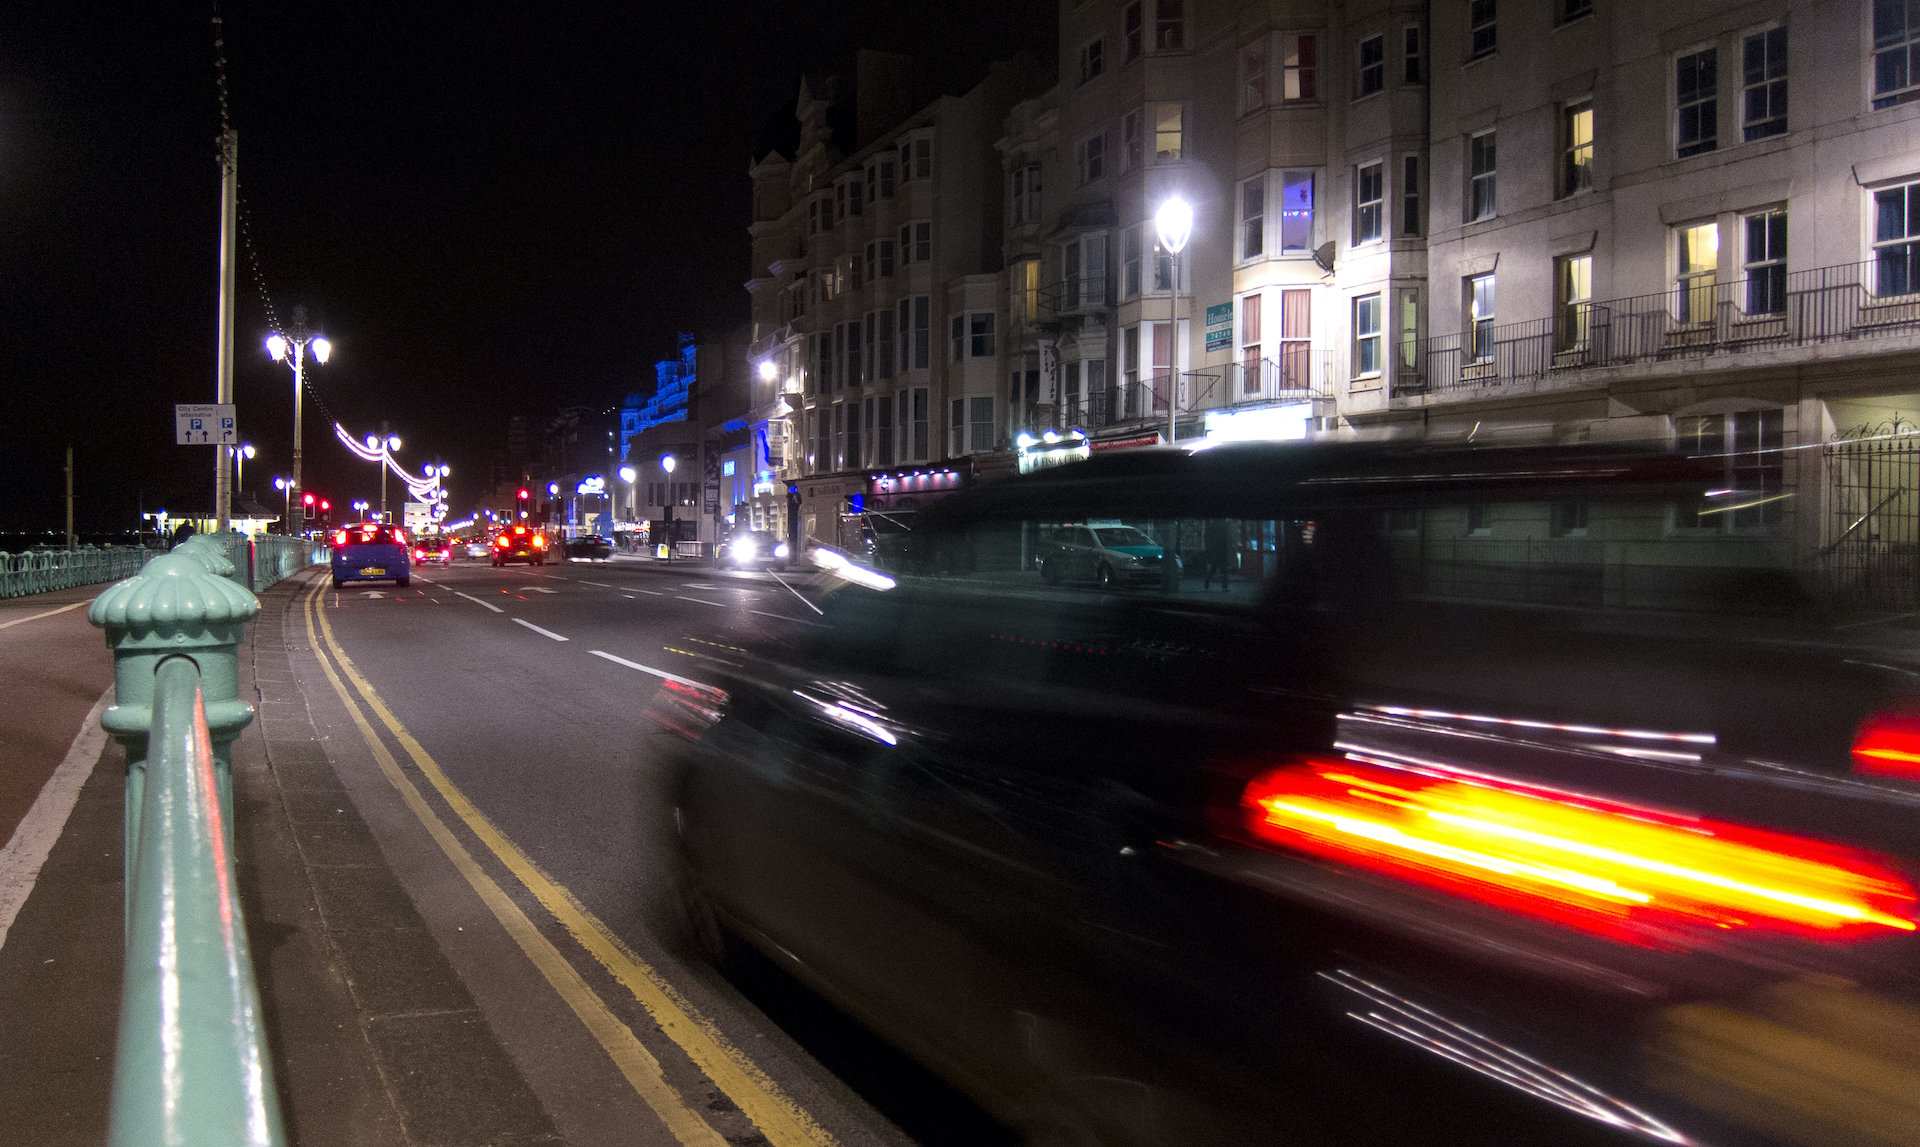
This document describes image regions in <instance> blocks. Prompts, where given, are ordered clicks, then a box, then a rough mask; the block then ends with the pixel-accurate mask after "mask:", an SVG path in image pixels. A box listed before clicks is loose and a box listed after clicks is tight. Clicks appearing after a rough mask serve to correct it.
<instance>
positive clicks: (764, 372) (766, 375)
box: [760, 358, 780, 382]
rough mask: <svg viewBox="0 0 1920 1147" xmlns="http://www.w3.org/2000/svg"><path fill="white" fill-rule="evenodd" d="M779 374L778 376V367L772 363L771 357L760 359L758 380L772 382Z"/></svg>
mask: <svg viewBox="0 0 1920 1147" xmlns="http://www.w3.org/2000/svg"><path fill="white" fill-rule="evenodd" d="M779 376H780V368H779V367H777V366H775V365H774V363H773V360H772V359H770V358H769V359H762V360H760V381H761V382H772V381H773V380H774V379H775V378H778V377H779Z"/></svg>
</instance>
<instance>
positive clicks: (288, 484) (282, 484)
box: [273, 477, 293, 534]
mask: <svg viewBox="0 0 1920 1147" xmlns="http://www.w3.org/2000/svg"><path fill="white" fill-rule="evenodd" d="M273 488H274V489H276V490H285V491H286V493H287V516H286V517H285V518H283V519H281V522H280V528H281V532H283V533H287V534H291V533H293V479H291V478H279V477H276V478H275V479H274V480H273Z"/></svg>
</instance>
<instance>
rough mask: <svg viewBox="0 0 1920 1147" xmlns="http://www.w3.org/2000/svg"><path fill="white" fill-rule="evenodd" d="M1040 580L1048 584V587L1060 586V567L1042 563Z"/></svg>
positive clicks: (1050, 563)
mask: <svg viewBox="0 0 1920 1147" xmlns="http://www.w3.org/2000/svg"><path fill="white" fill-rule="evenodd" d="M1040 580H1041V581H1044V582H1046V583H1047V584H1048V585H1059V584H1060V567H1059V566H1056V565H1054V564H1053V563H1052V562H1041V563H1040Z"/></svg>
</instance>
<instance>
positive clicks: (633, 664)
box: [587, 649, 700, 685]
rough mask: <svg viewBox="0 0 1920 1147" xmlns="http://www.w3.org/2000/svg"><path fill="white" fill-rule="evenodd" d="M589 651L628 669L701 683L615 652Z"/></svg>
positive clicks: (695, 683)
mask: <svg viewBox="0 0 1920 1147" xmlns="http://www.w3.org/2000/svg"><path fill="white" fill-rule="evenodd" d="M587 652H588V653H591V654H593V655H594V656H595V657H604V658H606V659H607V660H608V661H611V662H613V663H614V664H616V665H624V666H626V667H627V668H628V669H638V670H639V671H640V672H642V673H651V674H653V675H654V676H655V677H662V678H665V679H666V680H668V681H678V682H680V684H682V685H698V684H700V683H699V682H698V681H695V680H693V679H692V678H689V677H682V676H680V675H679V674H678V673H669V672H667V671H666V670H664V669H655V668H654V667H653V666H651V665H642V664H640V663H639V662H638V661H628V660H627V659H626V658H624V657H615V656H614V655H613V654H611V653H607V652H604V651H602V650H599V649H589V650H587Z"/></svg>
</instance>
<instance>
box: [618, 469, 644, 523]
mask: <svg viewBox="0 0 1920 1147" xmlns="http://www.w3.org/2000/svg"><path fill="white" fill-rule="evenodd" d="M639 476H640V471H638V470H635V469H634V468H633V467H631V466H622V467H620V480H621V481H622V482H625V483H626V484H627V521H629V522H631V521H633V501H634V498H633V480H634V479H635V478H638V477H639Z"/></svg>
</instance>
